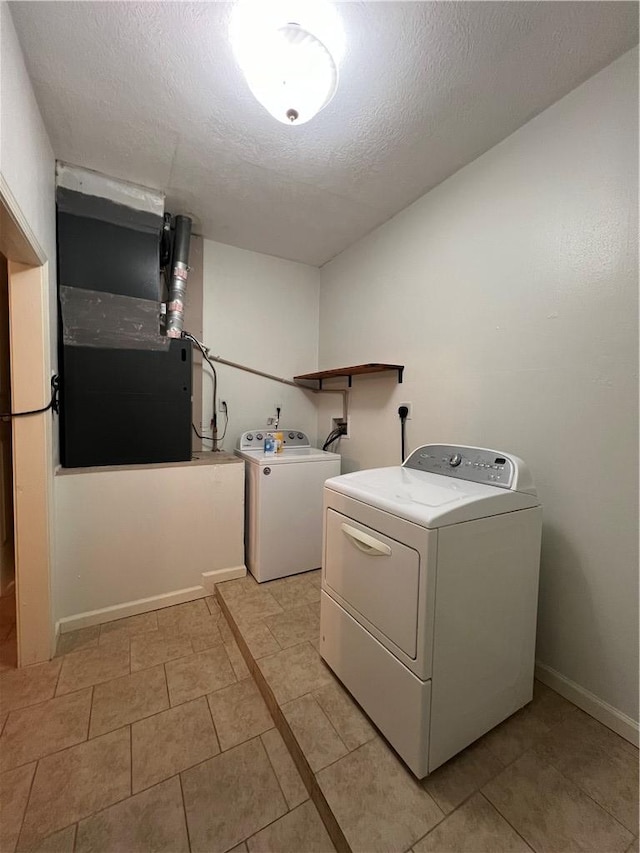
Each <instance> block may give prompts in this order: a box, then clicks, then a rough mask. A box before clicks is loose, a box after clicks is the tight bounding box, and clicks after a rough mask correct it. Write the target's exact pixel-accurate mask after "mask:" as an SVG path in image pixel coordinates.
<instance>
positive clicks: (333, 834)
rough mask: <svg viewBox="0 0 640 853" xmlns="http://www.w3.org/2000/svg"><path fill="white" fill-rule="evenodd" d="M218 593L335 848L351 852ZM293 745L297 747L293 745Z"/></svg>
mask: <svg viewBox="0 0 640 853" xmlns="http://www.w3.org/2000/svg"><path fill="white" fill-rule="evenodd" d="M216 595H217V597H218V600H219V604H220V609H221V610H222V612H223V613H224V616H225V618H226V620H227V622H228V624H229V627H230V628H231V631H232V633H233V634H234V636H235V638H236V642H237V644H238V647H239V648H240V651H241V653H242V656H243V657H244V659H245V662H246V664H247V667H248V668H249V671H250V672H252V674H253V676H254V679H255V681H256V684H257V685H258V689H259V690H260V693H262V696H263V699H264V700H265V703H266V705H267V709H268V710H269V712H270V714H271V716H272V718H273V720H274V722H275V725H276V728H277V729H278V730H279V731H280V734H281V736H282V739H283V741H284V743H285V746H286V748H287V750H288V751H289V754H290V755H291V757H292V759H293V762H294V764H295V765H296V767H297V769H298V772H299V773H300V776H301V777H302V781H303V784H304V785H305V787H306V789H307V791H308V793H309V796H310V798H311V800H312V801H313V803H314V805H315V806H316V809H317V810H318V813H319V814H320V819H321V820H322V822H323V823H324V825H325V828H326V830H327V832H328V834H329V837H330V838H331V840H332V842H333V843H334V845H335V847H336V849H337V850H338V853H352V851H351V847H350V845H349V843H348V841H347V839H346V836H345V834H344V832H343V831H342V828H341V827H340V824H339V823H338V820H337V818H336V817H335V815H334V814H333V811H332V810H331V808H330V806H329V804H328V802H327V800H326V797H325V796H324V794H323V793H322V789H321V788H320V785H319V784H318V781H317V779H316V777H315V774H314V773H313V771H312V770H311V767H310V766H309V762H308V761H307V759H306V758H305V756H304V754H303V752H302V750H301V749H300V748H299V746H298V744H297V741H296V739H295V736H294V735H293V732H292V731H291V728H290V726H289V724H288V722H287V720H286V718H285V716H284V714H283V713H282V710H281V708H280V706H279V704H278V702H277V701H276V698H275V695H274V694H273V691H272V690H271V688H270V687H269V685H268V683H267V681H266V679H265V677H264V675H263V674H262V671H261V669H260V667H259V666H258V663H257V661H256V660H255V659H254V658H253V656H252V655H251V652H250V650H249V647H248V646H247V644H246V642H245V640H244V637H243V636H242V632H241V631H240V629H239V627H238V625H237V624H236V622H235V620H234V618H233V615H232V614H231V611H230V610H229V607H228V606H227V603H226V601H225V600H224V597H223V596H222V595H219V594H218V593H217V591H216ZM294 744H295V747H297V749H294V748H293V745H294ZM285 802H286V800H285Z"/></svg>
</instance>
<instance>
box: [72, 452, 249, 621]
mask: <svg viewBox="0 0 640 853" xmlns="http://www.w3.org/2000/svg"><path fill="white" fill-rule="evenodd" d="M209 456H210V454H209ZM243 497H244V467H243V465H242V463H241V462H240V461H239V460H237V459H232V460H231V461H226V460H224V459H222V460H220V463H219V464H213V463H212V462H211V461H210V462H209V463H208V464H202V463H197V462H192V463H190V464H183V463H175V464H167V465H144V466H143V465H135V466H130V467H129V468H123V469H117V468H104V469H102V470H95V469H93V470H91V469H89V470H81V469H80V470H78V469H66V470H63V469H61V470H60V471H59V473H58V475H57V476H56V520H57V526H58V561H59V567H58V578H57V585H58V589H57V596H56V602H57V610H56V621H57V622H62V626H63V629H65V628H66V629H69V628H80V627H82V626H83V625H90V624H98V623H100V622H105V621H109V620H111V619H116V618H120V617H123V616H131V615H134V614H135V613H143V612H146V611H148V610H154V609H156V608H158V607H166V606H167V605H169V604H177V603H179V602H180V601H188V600H191V599H194V598H199V597H202V596H204V595H208V594H209V593H210V591H211V590H210V589H208V583H207V582H208V580H210V579H213V578H214V576H215V573H220V572H222V571H224V572H225V577H224V578H219V579H224V580H226V579H227V577H233V576H234V572H235V574H239V573H242V574H244V573H245V569H244V500H243ZM203 575H204V576H205V577H203Z"/></svg>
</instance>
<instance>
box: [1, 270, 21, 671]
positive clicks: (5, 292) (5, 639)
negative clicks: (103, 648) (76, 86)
mask: <svg viewBox="0 0 640 853" xmlns="http://www.w3.org/2000/svg"><path fill="white" fill-rule="evenodd" d="M10 352H11V347H10V342H9V274H8V269H7V259H6V258H5V256H4V255H3V254H0V412H10V411H11V365H10ZM15 575H16V564H15V551H14V541H13V452H12V439H11V421H10V420H9V419H8V418H6V419H5V418H0V672H2V671H3V670H5V669H13V668H14V667H16V666H17V661H18V654H17V633H16V585H15Z"/></svg>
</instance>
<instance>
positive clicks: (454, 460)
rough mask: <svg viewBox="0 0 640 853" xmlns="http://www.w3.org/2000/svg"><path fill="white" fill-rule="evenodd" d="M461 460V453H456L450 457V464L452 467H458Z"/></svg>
mask: <svg viewBox="0 0 640 853" xmlns="http://www.w3.org/2000/svg"><path fill="white" fill-rule="evenodd" d="M461 462H462V456H461V455H460V454H459V453H454V454H453V456H452V457H451V459H449V465H451V467H452V468H457V467H458V465H460V463H461Z"/></svg>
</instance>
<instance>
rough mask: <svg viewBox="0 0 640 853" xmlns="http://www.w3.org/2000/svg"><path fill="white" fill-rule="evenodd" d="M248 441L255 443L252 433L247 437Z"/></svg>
mask: <svg viewBox="0 0 640 853" xmlns="http://www.w3.org/2000/svg"><path fill="white" fill-rule="evenodd" d="M247 441H253V436H252V435H251V433H249V435H248V436H247Z"/></svg>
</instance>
